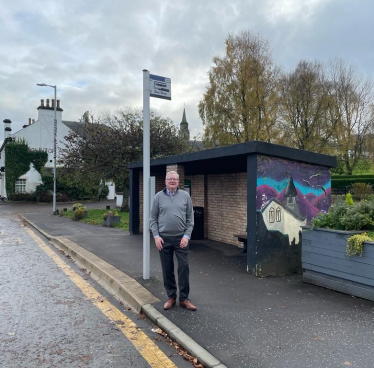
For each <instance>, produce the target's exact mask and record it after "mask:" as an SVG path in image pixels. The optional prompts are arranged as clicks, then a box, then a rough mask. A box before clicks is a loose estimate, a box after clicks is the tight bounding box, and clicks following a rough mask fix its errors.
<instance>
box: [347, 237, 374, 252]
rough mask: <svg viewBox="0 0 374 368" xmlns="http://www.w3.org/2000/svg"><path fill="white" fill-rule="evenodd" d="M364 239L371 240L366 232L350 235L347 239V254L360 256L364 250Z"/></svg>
mask: <svg viewBox="0 0 374 368" xmlns="http://www.w3.org/2000/svg"><path fill="white" fill-rule="evenodd" d="M366 241H373V239H372V238H371V237H370V236H368V234H367V233H362V234H356V235H352V236H350V237H349V238H348V241H347V256H348V257H351V256H355V255H358V256H360V257H361V256H362V253H363V252H364V248H363V243H364V242H366Z"/></svg>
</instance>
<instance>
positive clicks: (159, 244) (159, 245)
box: [155, 236, 164, 250]
mask: <svg viewBox="0 0 374 368" xmlns="http://www.w3.org/2000/svg"><path fill="white" fill-rule="evenodd" d="M155 244H156V247H157V249H158V250H162V248H163V246H162V244H164V240H163V239H162V238H161V236H156V237H155Z"/></svg>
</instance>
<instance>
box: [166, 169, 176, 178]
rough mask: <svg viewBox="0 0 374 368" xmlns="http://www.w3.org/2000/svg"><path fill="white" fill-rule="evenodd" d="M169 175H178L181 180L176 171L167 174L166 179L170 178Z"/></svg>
mask: <svg viewBox="0 0 374 368" xmlns="http://www.w3.org/2000/svg"><path fill="white" fill-rule="evenodd" d="M169 175H176V176H177V179H179V174H178V173H177V172H176V171H168V172H167V173H166V179H167V178H168V176H169Z"/></svg>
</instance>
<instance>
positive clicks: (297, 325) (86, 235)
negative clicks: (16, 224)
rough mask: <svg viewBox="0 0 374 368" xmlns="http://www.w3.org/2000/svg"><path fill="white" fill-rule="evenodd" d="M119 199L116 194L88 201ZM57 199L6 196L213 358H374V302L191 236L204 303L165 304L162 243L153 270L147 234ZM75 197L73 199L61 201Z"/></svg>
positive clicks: (255, 367)
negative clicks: (265, 271)
mask: <svg viewBox="0 0 374 368" xmlns="http://www.w3.org/2000/svg"><path fill="white" fill-rule="evenodd" d="M107 205H110V206H111V208H113V207H114V206H115V202H114V201H104V202H96V203H89V204H87V207H89V208H90V207H91V208H105V206H107ZM50 207H51V206H49V205H48V206H42V205H10V204H6V205H3V206H0V215H2V214H6V213H8V214H16V213H21V214H22V216H23V218H24V219H25V220H26V221H27V222H29V223H30V224H31V225H32V226H34V227H35V228H36V229H37V230H38V231H40V232H41V233H42V234H44V235H45V236H47V237H48V238H49V239H50V241H51V242H52V243H53V244H55V245H56V246H58V247H61V248H62V249H64V250H65V251H66V252H68V253H69V254H71V255H72V257H73V258H74V259H75V260H76V261H77V262H79V263H80V264H82V265H83V267H85V268H86V269H87V270H90V271H91V276H92V277H93V278H95V279H97V280H98V281H99V282H100V283H102V284H103V285H106V287H107V288H108V289H109V290H110V291H111V292H112V293H113V294H116V295H117V296H118V297H121V298H124V299H125V300H127V301H128V302H129V303H130V305H132V306H133V307H134V308H135V309H136V310H138V311H142V312H143V313H144V314H145V315H146V316H147V317H148V318H150V319H151V320H152V321H153V322H154V323H156V324H158V325H159V326H160V327H161V328H162V329H163V330H164V331H165V332H166V333H168V334H169V336H170V337H172V338H173V339H174V340H176V341H177V342H178V343H180V344H181V345H182V346H183V347H184V348H186V349H187V350H188V351H189V352H190V353H191V354H193V355H195V356H196V357H197V358H198V359H199V361H200V362H201V363H202V364H203V365H204V366H205V367H216V368H223V367H230V368H237V367H239V368H241V367H251V368H265V367H266V368H308V367H311V368H318V367H347V366H349V367H352V368H353V367H360V368H372V367H373V366H374V363H373V361H374V350H373V349H372V347H373V346H374V303H373V302H372V301H368V300H364V299H359V298H355V297H352V296H350V295H346V294H342V293H338V292H335V291H332V290H328V289H324V288H321V287H318V286H314V285H310V284H307V283H304V282H303V281H302V278H301V275H290V276H286V277H269V278H263V279H260V278H256V277H255V276H253V275H252V274H250V273H248V272H246V260H245V255H244V254H243V253H241V249H239V248H236V247H235V246H232V245H228V244H225V243H219V242H215V241H210V240H202V241H198V240H194V241H191V243H190V253H189V257H190V285H191V293H190V299H191V300H192V302H193V303H194V304H196V306H197V307H198V310H197V311H196V312H190V311H187V310H185V309H182V308H180V307H179V306H177V307H175V308H173V309H171V310H169V311H164V310H163V309H162V306H163V304H164V302H165V300H166V299H167V296H166V295H165V292H164V289H163V285H162V271H161V266H160V260H159V256H158V254H157V252H158V251H157V249H156V248H155V246H153V243H151V271H150V272H151V279H150V280H146V281H145V280H143V278H142V267H143V266H142V236H140V235H130V234H129V233H128V232H125V231H122V230H120V229H113V228H104V227H100V226H91V225H87V224H83V223H79V222H76V221H73V220H70V219H67V218H63V217H60V216H53V215H52V211H51V208H50ZM63 207H71V204H70V205H69V204H63V205H59V206H58V208H63Z"/></svg>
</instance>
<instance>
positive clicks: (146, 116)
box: [143, 69, 151, 280]
mask: <svg viewBox="0 0 374 368" xmlns="http://www.w3.org/2000/svg"><path fill="white" fill-rule="evenodd" d="M149 100H150V86H149V71H148V70H146V69H144V70H143V279H144V280H149V278H150V265H151V262H150V235H149V213H150V185H149V181H150V111H149V110H150V108H149V106H150V101H149Z"/></svg>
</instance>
